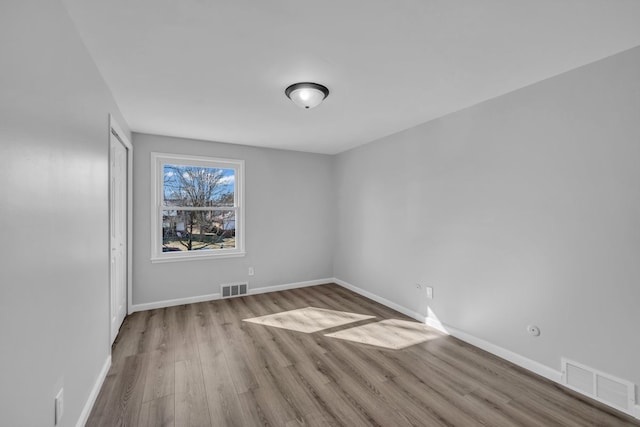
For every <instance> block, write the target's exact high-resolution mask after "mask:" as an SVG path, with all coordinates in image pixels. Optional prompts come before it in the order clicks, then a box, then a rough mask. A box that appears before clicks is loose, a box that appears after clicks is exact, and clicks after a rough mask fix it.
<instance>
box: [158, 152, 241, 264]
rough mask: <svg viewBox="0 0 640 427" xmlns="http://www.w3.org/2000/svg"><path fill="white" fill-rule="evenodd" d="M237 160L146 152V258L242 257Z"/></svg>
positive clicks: (239, 163)
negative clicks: (148, 251)
mask: <svg viewBox="0 0 640 427" xmlns="http://www.w3.org/2000/svg"><path fill="white" fill-rule="evenodd" d="M243 167H244V161H242V160H229V159H214V158H209V157H197V156H180V155H174V154H163V153H151V183H152V186H153V188H152V195H153V197H152V221H151V225H152V230H151V260H152V261H154V262H161V261H178V260H185V259H188V260H191V259H211V258H225V257H235V256H243V255H244V230H243V219H244V212H243V198H242V195H243V191H242V190H243V187H242V185H243V178H244V175H243Z"/></svg>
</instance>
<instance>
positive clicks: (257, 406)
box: [87, 284, 638, 427]
mask: <svg viewBox="0 0 640 427" xmlns="http://www.w3.org/2000/svg"><path fill="white" fill-rule="evenodd" d="M309 306H311V307H319V308H325V309H332V310H340V311H348V312H353V313H359V314H368V315H373V316H376V318H375V319H366V320H361V321H358V322H355V323H352V324H349V325H342V326H339V327H337V328H333V329H328V330H324V331H319V332H315V333H303V332H295V331H290V330H286V329H280V328H275V327H269V326H264V325H259V324H254V323H250V322H243V321H242V319H247V318H253V317H258V316H264V315H267V314H273V313H278V312H282V311H286V310H293V309H300V308H304V307H309ZM383 319H402V320H410V319H409V318H407V317H406V316H404V315H402V314H399V313H397V312H395V311H393V310H391V309H389V308H386V307H384V306H382V305H380V304H377V303H375V302H373V301H371V300H369V299H366V298H363V297H361V296H359V295H357V294H354V293H353V292H350V291H348V290H346V289H344V288H342V287H340V286H337V285H333V284H331V285H322V286H314V287H309V288H303V289H295V290H289V291H282V292H274V293H269V294H263V295H254V296H247V297H241V298H235V299H226V300H218V301H211V302H204V303H199V304H190V305H182V306H177V307H170V308H165V309H156V310H150V311H144V312H138V313H134V314H132V315H131V316H129V317H127V318H126V320H125V322H124V324H123V326H122V328H121V330H120V334H119V335H118V338H117V339H116V342H115V344H114V347H113V360H112V367H111V369H110V371H109V374H108V376H107V378H106V380H105V383H104V385H103V387H102V390H101V391H100V394H99V396H98V398H97V401H96V403H95V405H94V408H93V411H92V412H91V415H90V418H89V421H88V423H87V426H109V427H113V426H153V427H159V426H177V427H182V426H185V427H186V426H215V427H218V426H286V427H292V426H307V425H308V426H327V425H331V426H333V425H335V426H349V427H351V426H385V427H386V426H394V427H395V426H476V425H485V426H545V427H546V426H627V425H628V426H631V425H638V424H636V423H634V422H633V421H632V420H631V419H630V418H627V417H625V416H622V415H619V414H617V413H615V412H609V411H607V410H604V409H603V408H602V407H601V406H596V405H592V404H590V403H589V402H588V401H586V400H584V399H583V398H580V397H577V395H575V394H573V393H570V392H567V391H565V390H564V389H562V388H561V387H559V386H558V385H556V384H554V383H552V382H550V381H547V380H544V379H542V378H540V377H537V376H535V375H532V374H530V373H528V372H526V371H524V370H522V369H520V368H518V367H515V366H514V365H512V364H510V363H508V362H506V361H504V360H502V359H499V358H497V357H495V356H493V355H490V354H488V353H486V352H484V351H482V350H480V349H477V348H475V347H472V346H469V345H467V344H465V343H463V342H461V341H459V340H457V339H455V338H452V337H447V336H444V335H440V334H437V335H436V336H435V337H434V338H433V339H430V340H428V341H426V342H423V343H421V344H417V345H414V346H411V347H408V348H405V349H403V350H386V349H382V348H377V347H372V346H367V345H364V344H357V343H352V342H349V341H344V340H339V339H335V338H331V337H326V336H325V335H324V334H326V333H330V332H336V331H339V330H343V329H347V328H350V327H353V326H359V325H365V324H368V323H372V322H377V321H380V320H383Z"/></svg>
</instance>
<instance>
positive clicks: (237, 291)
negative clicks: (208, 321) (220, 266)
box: [220, 282, 249, 298]
mask: <svg viewBox="0 0 640 427" xmlns="http://www.w3.org/2000/svg"><path fill="white" fill-rule="evenodd" d="M248 292H249V283H247V282H242V283H228V284H226V285H220V295H222V298H233V297H239V296H242V295H247V293H248Z"/></svg>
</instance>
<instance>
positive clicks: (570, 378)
mask: <svg viewBox="0 0 640 427" xmlns="http://www.w3.org/2000/svg"><path fill="white" fill-rule="evenodd" d="M562 383H563V384H564V385H566V386H567V387H569V388H570V389H572V390H575V391H577V392H579V393H582V394H584V395H586V396H589V397H591V398H592V399H595V400H597V401H599V402H602V403H604V404H606V405H609V406H611V407H613V408H616V409H618V410H620V411H622V412H625V413H627V414H629V415H634V413H633V412H634V406H635V386H634V385H633V383H631V382H629V381H625V380H621V379H619V378H616V377H613V376H611V375H609V374H605V373H604V372H600V371H597V370H595V369H593V368H590V367H588V366H586V365H583V364H581V363H578V362H574V361H572V360H568V359H562Z"/></svg>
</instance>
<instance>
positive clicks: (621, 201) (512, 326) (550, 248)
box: [334, 48, 640, 384]
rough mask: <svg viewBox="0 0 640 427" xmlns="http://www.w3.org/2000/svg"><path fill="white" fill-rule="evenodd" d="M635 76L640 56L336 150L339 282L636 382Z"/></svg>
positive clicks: (489, 337) (513, 346)
mask: <svg viewBox="0 0 640 427" xmlns="http://www.w3.org/2000/svg"><path fill="white" fill-rule="evenodd" d="M638 76H640V48H636V49H633V50H630V51H627V52H624V53H622V54H619V55H616V56H613V57H610V58H608V59H605V60H603V61H600V62H597V63H594V64H591V65H588V66H585V67H583V68H580V69H577V70H574V71H571V72H569V73H566V74H563V75H560V76H557V77H554V78H552V79H549V80H546V81H544V82H541V83H539V84H536V85H533V86H530V87H527V88H524V89H522V90H519V91H516V92H513V93H510V94H507V95H505V96H501V97H499V98H496V99H494V100H491V101H488V102H485V103H482V104H480V105H477V106H475V107H472V108H469V109H467V110H463V111H461V112H458V113H455V114H451V115H448V116H445V117H443V118H441V119H438V120H434V121H431V122H429V123H426V124H423V125H420V126H418V127H415V128H412V129H410V130H407V131H405V132H402V133H399V134H396V135H392V136H389V137H387V138H383V139H381V140H378V141H376V142H374V143H372V144H369V145H366V146H363V147H361V148H357V149H354V150H351V151H348V152H345V153H342V154H340V155H339V156H337V158H336V165H335V168H336V169H335V173H336V187H337V191H338V195H337V197H338V206H339V208H338V230H337V233H336V236H337V240H338V242H337V245H336V251H335V256H334V271H335V276H336V277H337V278H339V279H342V280H344V281H346V282H349V283H351V284H353V285H355V286H358V287H361V288H363V289H365V290H367V291H370V292H373V293H375V294H377V295H379V296H382V297H384V298H387V299H389V300H391V301H393V302H396V303H398V304H401V305H403V306H405V307H407V308H409V309H412V310H414V311H417V312H420V313H422V314H427V305H428V304H427V300H426V298H425V294H424V293H420V292H418V291H417V290H416V289H415V284H416V283H417V282H420V283H423V284H427V285H431V286H433V287H434V288H435V289H434V294H435V298H434V299H433V300H432V301H431V303H430V304H429V306H430V308H431V309H432V310H433V312H434V314H435V316H436V317H437V318H438V319H439V320H440V321H441V322H443V323H445V324H448V325H449V326H452V327H455V328H458V329H460V330H462V331H465V332H467V333H470V334H472V335H474V336H476V337H479V338H481V339H484V340H486V341H489V342H491V343H493V344H496V345H498V346H501V347H503V348H506V349H508V350H511V351H514V352H516V353H519V354H521V355H523V356H525V357H527V358H530V359H533V360H535V361H538V362H540V363H542V364H545V365H547V366H550V367H552V368H554V369H556V370H559V369H560V357H561V356H565V357H568V358H571V359H574V360H576V361H579V362H582V363H585V364H587V365H590V366H592V367H595V368H597V369H600V370H602V371H604V372H608V373H610V374H614V375H617V376H619V377H622V378H625V379H628V380H631V381H633V382H635V383H636V384H640V367H639V365H638V361H639V360H640V339H638V325H640V306H639V304H640V167H639V166H638V161H639V160H640V78H639V77H638ZM422 292H424V291H422ZM530 323H534V324H537V325H538V326H540V328H541V329H542V335H541V336H540V337H538V338H533V337H531V336H529V335H527V333H526V331H525V327H526V326H527V324H530Z"/></svg>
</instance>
